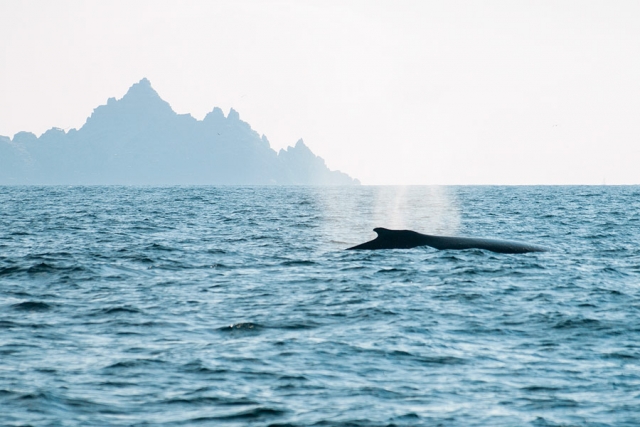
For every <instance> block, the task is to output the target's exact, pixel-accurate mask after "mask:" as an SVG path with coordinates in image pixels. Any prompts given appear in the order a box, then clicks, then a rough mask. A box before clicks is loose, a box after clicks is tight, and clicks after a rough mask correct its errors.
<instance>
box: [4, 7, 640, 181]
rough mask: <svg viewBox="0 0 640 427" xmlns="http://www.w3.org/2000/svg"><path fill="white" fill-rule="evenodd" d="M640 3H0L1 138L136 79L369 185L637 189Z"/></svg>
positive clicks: (65, 120)
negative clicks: (231, 113)
mask: <svg viewBox="0 0 640 427" xmlns="http://www.w3.org/2000/svg"><path fill="white" fill-rule="evenodd" d="M638 17H640V2H638V1H615V2H610V1H597V2H594V1H585V0H580V1H540V0H537V1H531V2H527V1H520V0H519V1H512V0H508V1H431V2H430V1H397V0H394V1H377V2H376V1H372V0H368V1H345V0H340V1H327V0H322V1H300V0H297V1H157V0H156V1H131V0H128V1H113V0H109V1H60V0H58V1H55V2H52V1H24V0H20V1H18V0H15V1H11V0H0V135H6V136H13V134H14V133H16V132H18V131H21V130H27V131H31V132H34V133H36V134H37V135H39V134H41V133H42V132H44V131H45V130H47V129H48V128H51V127H54V126H55V127H61V128H72V127H76V128H79V127H80V126H82V125H83V123H84V121H85V120H86V118H87V117H88V116H89V115H90V114H91V112H92V110H93V108H95V107H97V106H98V105H100V104H104V103H106V100H107V98H109V97H113V96H115V97H117V98H120V97H122V96H123V95H124V93H125V92H126V91H127V89H128V88H129V87H130V86H131V85H132V84H133V83H135V82H137V81H139V80H140V79H141V78H143V77H147V78H149V80H150V81H151V84H152V85H153V87H154V88H155V89H156V90H157V91H158V93H159V94H160V96H161V97H162V98H164V99H165V100H166V101H168V102H169V103H170V104H171V106H172V107H173V109H174V110H175V111H177V112H179V113H191V114H192V115H193V116H194V117H196V118H198V119H202V118H203V117H204V115H205V114H206V113H207V112H209V111H211V110H212V109H213V107H215V106H219V107H221V108H222V109H223V110H224V111H225V113H226V112H228V110H229V108H230V107H233V108H234V109H236V110H237V111H239V113H240V117H241V119H243V120H245V121H247V122H249V123H250V124H251V126H252V127H253V129H254V130H256V131H257V132H258V133H260V134H265V135H266V136H267V137H268V138H269V141H270V142H271V145H272V147H273V148H275V149H280V148H283V147H286V146H289V145H293V144H295V142H296V141H297V140H298V139H299V138H303V139H304V140H305V142H306V143H307V145H308V146H309V147H310V148H311V149H312V150H313V151H314V152H315V153H316V154H318V155H320V156H322V157H323V158H325V160H326V161H327V164H328V166H329V167H330V168H332V169H340V170H342V171H344V172H347V173H349V174H351V175H352V176H355V177H357V178H359V179H360V180H361V181H362V182H363V183H365V184H487V183H488V184H572V183H583V184H601V183H603V182H606V183H607V184H616V183H636V184H638V183H640V166H639V165H640V24H639V21H638Z"/></svg>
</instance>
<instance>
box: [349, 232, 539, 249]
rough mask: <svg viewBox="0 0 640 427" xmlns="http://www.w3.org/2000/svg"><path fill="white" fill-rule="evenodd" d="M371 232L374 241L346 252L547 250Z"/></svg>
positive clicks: (525, 245) (486, 241)
mask: <svg viewBox="0 0 640 427" xmlns="http://www.w3.org/2000/svg"><path fill="white" fill-rule="evenodd" d="M373 231H375V232H376V234H377V235H378V236H377V237H376V238H375V239H373V240H370V241H368V242H365V243H362V244H360V245H357V246H353V247H351V248H347V250H377V249H411V248H417V247H420V246H430V247H432V248H435V249H440V250H444V249H454V250H461V249H484V250H487V251H491V252H497V253H501V254H523V253H527V252H546V251H548V250H549V249H547V248H544V247H542V246H538V245H533V244H529V243H521V242H512V241H508V240H495V239H481V238H475V237H449V236H432V235H429V234H422V233H418V232H416V231H412V230H389V229H387V228H382V227H378V228H374V229H373Z"/></svg>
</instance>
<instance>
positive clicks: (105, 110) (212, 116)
mask: <svg viewBox="0 0 640 427" xmlns="http://www.w3.org/2000/svg"><path fill="white" fill-rule="evenodd" d="M359 183H360V182H359V181H358V180H357V179H353V178H351V177H350V176H349V175H347V174H345V173H343V172H340V171H331V170H329V168H328V167H327V166H326V164H325V161H324V160H323V159H322V158H320V157H318V156H316V155H315V154H313V152H311V150H310V149H309V148H308V147H307V146H306V145H305V144H304V142H303V141H302V139H300V140H299V141H298V142H297V143H296V145H295V146H294V147H288V148H287V149H286V150H280V152H276V151H275V150H273V149H272V148H271V146H270V144H269V141H268V140H267V138H266V137H265V136H264V135H262V136H260V135H259V134H258V133H257V132H256V131H254V130H253V129H251V126H250V125H249V124H248V123H246V122H244V121H242V120H240V115H239V114H238V112H237V111H235V110H234V109H233V108H232V109H231V110H230V111H229V114H227V116H226V117H225V115H224V113H223V112H222V110H221V109H220V108H217V107H216V108H214V109H213V111H211V112H210V113H208V114H207V115H206V117H205V118H204V119H203V120H197V119H195V118H194V117H192V116H191V115H190V114H177V113H176V112H174V111H173V109H172V108H171V106H170V105H169V103H167V102H166V101H164V100H163V99H162V98H160V96H159V95H158V93H157V92H156V91H155V90H154V89H153V88H152V87H151V83H150V82H149V80H147V79H146V78H144V79H142V80H140V81H139V82H138V83H136V84H134V85H133V86H131V88H129V90H128V92H127V93H126V94H125V95H124V96H123V97H122V98H121V99H115V98H109V99H108V101H107V103H106V105H101V106H99V107H97V108H96V109H95V110H94V111H93V113H92V114H91V116H90V117H89V118H88V119H87V121H86V123H85V124H84V125H83V126H82V127H81V128H80V129H77V130H76V129H71V130H70V131H68V132H65V131H64V130H62V129H59V128H52V129H50V130H48V131H46V132H45V133H43V134H42V135H41V136H40V137H36V135H34V134H33V133H30V132H18V133H17V134H15V135H14V136H13V138H9V137H6V136H0V184H2V185H41V184H42V185H224V184H229V185H270V184H271V185H353V184H359Z"/></svg>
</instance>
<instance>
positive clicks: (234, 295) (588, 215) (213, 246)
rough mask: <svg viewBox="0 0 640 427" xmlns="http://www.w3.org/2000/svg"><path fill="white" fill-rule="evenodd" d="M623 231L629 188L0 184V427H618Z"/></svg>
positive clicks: (635, 325)
mask: <svg viewBox="0 0 640 427" xmlns="http://www.w3.org/2000/svg"><path fill="white" fill-rule="evenodd" d="M376 226H386V227H389V228H411V229H414V230H416V231H420V232H425V233H434V234H449V235H461V236H478V237H495V238H503V239H511V240H520V241H525V242H531V243H536V244H540V245H543V246H548V247H550V248H551V249H552V251H550V252H546V253H530V254H524V255H499V254H493V253H490V252H485V251H481V250H466V251H436V250H433V249H430V248H420V249H413V250H393V251H344V250H343V249H344V248H346V247H349V246H352V245H355V244H358V243H362V242H364V241H365V240H369V239H371V238H373V237H374V234H373V232H372V231H371V230H372V228H373V227H376ZM639 241H640V188H639V187H633V186H632V187H607V186H603V187H324V188H323V187H165V188H153V187H0V290H1V293H0V313H1V317H0V408H2V410H0V425H7V426H19V425H20V426H22V425H38V426H40V425H51V426H54V425H56V426H57V425H66V426H105V425H115V426H142V425H229V426H234V425H235V426H247V425H249V426H269V425H272V426H312V425H315V426H323V425H326V426H390V425H396V426H420V425H425V426H426V425H443V426H454V425H465V426H474V425H476V426H486V425H492V426H501V425H504V426H513V425H530V426H560V425H565V426H566V425H584V426H632V425H638V424H640V410H639V409H638V408H640V392H639V391H638V390H640V351H639V345H638V343H639V342H640V326H639V325H640V310H639V307H640V290H639V285H640V249H639V248H638V242H639Z"/></svg>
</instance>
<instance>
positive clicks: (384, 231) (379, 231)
mask: <svg viewBox="0 0 640 427" xmlns="http://www.w3.org/2000/svg"><path fill="white" fill-rule="evenodd" d="M373 231H375V232H376V234H378V236H380V237H384V236H387V235H389V234H391V233H392V232H393V231H394V230H389V229H388V228H383V227H376V228H374V229H373Z"/></svg>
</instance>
